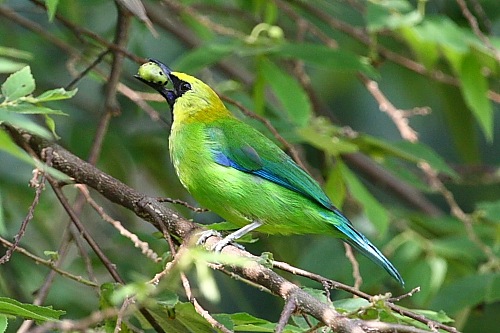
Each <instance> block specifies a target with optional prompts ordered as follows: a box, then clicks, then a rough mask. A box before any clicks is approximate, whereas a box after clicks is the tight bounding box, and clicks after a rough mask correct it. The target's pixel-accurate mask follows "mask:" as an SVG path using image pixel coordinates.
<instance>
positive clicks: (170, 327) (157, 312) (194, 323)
mask: <svg viewBox="0 0 500 333" xmlns="http://www.w3.org/2000/svg"><path fill="white" fill-rule="evenodd" d="M148 310H149V312H150V313H151V314H152V315H153V317H154V318H155V319H156V321H157V322H158V324H159V325H160V326H161V327H162V328H163V329H164V330H165V332H169V333H213V332H214V331H213V329H212V326H210V324H209V323H208V322H207V321H206V320H205V319H203V318H202V317H201V316H200V315H199V314H198V313H197V312H196V311H195V309H194V307H193V305H192V304H191V303H183V302H179V303H178V304H177V305H175V307H174V308H173V311H172V308H171V307H156V308H148ZM144 328H145V329H147V328H148V327H144Z"/></svg>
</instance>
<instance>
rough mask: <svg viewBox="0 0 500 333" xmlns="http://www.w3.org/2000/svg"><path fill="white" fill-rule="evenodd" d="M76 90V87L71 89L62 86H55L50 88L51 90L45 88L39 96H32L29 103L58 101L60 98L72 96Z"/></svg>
mask: <svg viewBox="0 0 500 333" xmlns="http://www.w3.org/2000/svg"><path fill="white" fill-rule="evenodd" d="M77 92H78V88H75V89H73V90H69V91H68V90H66V89H64V88H57V89H52V90H47V91H45V92H44V93H43V94H41V95H40V96H37V97H35V98H33V100H30V101H29V102H30V103H43V102H49V101H59V100H62V99H68V98H71V97H73V96H75V94H76V93H77Z"/></svg>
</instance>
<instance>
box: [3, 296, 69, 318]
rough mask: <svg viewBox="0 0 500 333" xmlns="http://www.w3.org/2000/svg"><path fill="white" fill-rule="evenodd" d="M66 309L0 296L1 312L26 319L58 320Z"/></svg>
mask: <svg viewBox="0 0 500 333" xmlns="http://www.w3.org/2000/svg"><path fill="white" fill-rule="evenodd" d="M65 313H66V312H65V311H61V310H54V309H52V307H50V306H38V305H33V304H26V303H21V302H18V301H16V300H14V299H11V298H7V297H0V314H6V315H12V316H16V317H21V318H24V319H33V320H35V321H37V322H39V323H41V322H45V321H53V320H58V319H59V317H60V316H62V315H63V314H65Z"/></svg>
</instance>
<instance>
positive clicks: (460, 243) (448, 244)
mask: <svg viewBox="0 0 500 333" xmlns="http://www.w3.org/2000/svg"><path fill="white" fill-rule="evenodd" d="M432 249H433V251H434V252H436V254H438V255H440V256H442V257H445V258H452V259H456V260H460V261H461V263H463V264H466V263H468V262H469V263H473V262H476V261H478V260H480V259H481V258H482V257H483V256H484V254H483V253H482V252H481V250H480V249H479V248H478V247H477V245H476V244H474V243H473V242H472V241H471V240H470V239H469V238H468V237H467V236H465V235H463V236H450V237H443V238H439V239H433V240H432Z"/></svg>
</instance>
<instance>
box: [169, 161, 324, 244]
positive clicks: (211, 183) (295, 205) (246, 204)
mask: <svg viewBox="0 0 500 333" xmlns="http://www.w3.org/2000/svg"><path fill="white" fill-rule="evenodd" d="M204 162H205V163H201V164H198V165H203V167H200V168H197V169H192V168H185V169H186V170H183V169H184V168H183V164H182V163H179V164H177V166H176V169H177V172H178V174H179V178H180V180H181V182H182V183H183V185H184V186H185V187H186V188H187V190H188V191H189V192H190V193H191V195H192V196H193V197H194V198H195V199H196V200H197V201H198V202H199V203H200V204H201V205H202V206H204V207H206V208H208V209H210V210H211V211H213V212H215V213H217V214H218V215H220V216H221V217H223V218H224V219H226V220H227V221H230V222H232V223H233V224H235V225H237V226H240V227H241V226H243V225H246V224H248V223H250V222H252V221H255V220H258V221H260V222H262V223H263V225H262V226H261V227H259V229H257V230H258V231H262V232H265V233H269V234H294V233H300V234H303V233H325V234H328V233H331V232H332V231H333V228H332V226H331V225H330V223H328V222H326V221H325V217H324V214H321V212H322V211H325V210H326V209H325V208H323V207H321V206H319V205H318V204H316V203H314V202H312V201H311V200H310V199H308V198H305V197H304V196H302V195H300V194H298V193H296V192H294V191H291V190H289V189H286V188H284V187H282V186H280V185H278V184H275V183H273V182H270V181H268V180H266V179H263V178H261V177H259V176H256V175H253V174H250V173H245V172H242V171H239V170H236V169H234V168H231V167H226V166H222V165H219V164H217V163H215V162H212V161H210V162H209V161H204ZM188 169H189V170H188Z"/></svg>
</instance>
